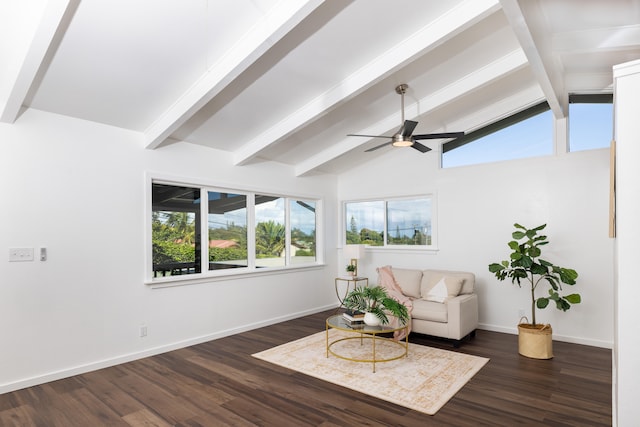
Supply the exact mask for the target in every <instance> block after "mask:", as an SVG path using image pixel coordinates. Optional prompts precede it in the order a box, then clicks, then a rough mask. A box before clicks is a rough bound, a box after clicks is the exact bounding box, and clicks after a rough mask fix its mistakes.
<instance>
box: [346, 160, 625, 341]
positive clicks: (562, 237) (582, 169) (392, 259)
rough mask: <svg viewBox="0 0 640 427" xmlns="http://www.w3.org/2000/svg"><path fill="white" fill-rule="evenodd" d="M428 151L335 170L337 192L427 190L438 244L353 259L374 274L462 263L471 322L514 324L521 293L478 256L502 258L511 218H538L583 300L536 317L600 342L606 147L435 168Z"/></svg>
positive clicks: (523, 298)
mask: <svg viewBox="0 0 640 427" xmlns="http://www.w3.org/2000/svg"><path fill="white" fill-rule="evenodd" d="M434 151H435V150H434ZM363 155H366V154H363ZM438 156H439V153H436V152H429V153H426V154H420V153H418V152H417V151H415V150H411V149H404V150H403V149H395V151H394V149H390V150H389V151H387V152H386V153H385V155H384V156H382V157H380V158H377V159H376V160H375V161H374V162H371V163H369V164H368V165H366V166H365V167H362V168H359V169H355V170H353V171H350V172H349V173H346V174H343V175H342V176H340V179H339V199H340V200H357V199H360V198H371V197H389V196H395V195H416V194H425V193H433V194H435V196H436V198H437V204H438V210H437V217H438V227H437V230H436V231H437V237H438V246H439V251H438V252H436V253H425V252H419V253H415V252H410V251H404V252H395V253H388V252H384V251H379V250H378V251H373V250H369V251H368V252H367V256H366V258H365V259H364V260H362V261H360V263H359V265H360V268H359V270H360V272H361V273H363V274H366V275H368V276H369V277H370V278H375V277H376V273H375V267H377V266H380V265H387V264H390V265H393V266H396V267H408V268H415V267H419V268H442V269H454V270H465V271H471V272H473V273H475V275H476V284H477V292H478V295H479V305H480V306H479V312H480V314H479V315H480V326H481V328H483V329H489V330H496V331H501V332H509V333H516V331H517V329H516V325H517V323H518V321H519V319H520V316H519V315H518V313H519V310H520V309H524V310H525V312H526V313H527V314H529V313H530V296H529V295H530V294H529V292H528V291H527V290H525V288H522V289H519V288H518V287H517V286H515V285H512V284H511V282H510V281H505V282H499V281H497V280H496V279H495V277H494V276H493V275H492V274H491V273H489V271H488V265H489V264H490V263H492V262H499V261H501V260H504V259H508V255H509V253H510V251H509V248H508V246H507V242H508V241H509V240H511V233H512V231H513V224H514V223H516V222H518V223H521V224H522V225H525V226H528V227H533V226H538V225H540V224H543V223H547V224H548V225H547V228H546V229H545V234H546V235H547V236H549V240H550V244H549V245H548V246H547V247H545V248H544V250H543V255H544V256H545V259H548V260H549V261H551V262H554V263H556V264H558V265H561V266H563V267H570V268H574V269H575V270H576V271H577V272H578V274H579V276H580V277H579V278H578V282H577V284H576V285H575V287H574V288H571V287H568V288H569V290H570V291H575V292H578V293H580V294H581V295H582V299H583V302H582V303H581V304H578V305H574V306H572V308H571V309H570V310H569V311H567V312H561V311H558V310H557V309H555V306H554V307H548V308H547V309H545V310H538V312H537V314H536V320H537V321H538V322H544V323H551V324H552V326H553V331H554V339H556V340H561V341H568V342H577V343H582V344H589V345H595V346H601V347H607V348H610V347H611V346H612V342H613V241H612V239H609V238H608V198H609V193H608V191H609V152H608V150H594V151H588V152H577V153H569V154H563V155H559V156H550V157H544V158H535V159H524V160H515V161H508V162H499V163H491V164H484V165H474V166H467V167H459V168H452V169H439V168H438ZM545 292H546V290H545Z"/></svg>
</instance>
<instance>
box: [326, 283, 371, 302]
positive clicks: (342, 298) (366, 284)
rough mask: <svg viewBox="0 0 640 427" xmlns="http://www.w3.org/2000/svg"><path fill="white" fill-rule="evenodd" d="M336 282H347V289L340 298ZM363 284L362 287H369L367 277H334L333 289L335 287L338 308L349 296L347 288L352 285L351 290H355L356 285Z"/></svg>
mask: <svg viewBox="0 0 640 427" xmlns="http://www.w3.org/2000/svg"><path fill="white" fill-rule="evenodd" d="M338 282H347V288H346V290H345V291H344V295H343V296H340V291H339V290H338ZM360 282H363V284H364V286H369V278H367V277H358V276H342V277H336V279H335V282H334V284H335V287H336V296H337V297H338V301H340V305H339V306H338V308H340V307H342V306H343V305H344V300H345V298H346V297H347V295H349V286H350V285H351V284H352V283H353V288H354V289H355V288H356V287H357V286H358V283H360Z"/></svg>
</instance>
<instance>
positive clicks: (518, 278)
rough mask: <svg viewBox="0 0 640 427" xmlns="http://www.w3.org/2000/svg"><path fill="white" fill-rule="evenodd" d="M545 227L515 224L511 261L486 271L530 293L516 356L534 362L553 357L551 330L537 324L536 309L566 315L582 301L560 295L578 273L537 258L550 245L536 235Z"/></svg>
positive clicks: (503, 262) (577, 298)
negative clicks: (544, 289) (553, 308)
mask: <svg viewBox="0 0 640 427" xmlns="http://www.w3.org/2000/svg"><path fill="white" fill-rule="evenodd" d="M546 226H547V224H543V225H540V226H538V227H535V228H531V229H528V228H526V227H524V226H522V225H520V224H517V223H516V224H514V227H515V228H516V230H515V231H514V232H513V233H512V235H511V236H512V237H513V240H511V241H510V242H509V243H508V245H509V248H510V249H511V254H510V256H509V258H510V260H509V261H502V262H500V263H492V264H490V265H489V271H490V272H491V273H493V274H495V276H496V278H497V279H498V280H500V281H502V280H505V279H511V283H513V284H517V285H518V286H519V287H522V284H523V282H524V284H525V285H526V288H527V289H528V290H529V292H530V296H531V323H520V324H519V325H518V347H519V350H518V352H519V353H520V354H522V355H523V356H527V357H531V358H534V359H550V358H552V357H553V351H552V330H551V326H550V325H540V324H538V323H536V309H544V308H546V307H548V306H549V304H550V303H552V304H555V306H556V308H557V309H558V310H562V311H567V310H569V309H570V308H571V304H579V303H580V301H581V297H580V295H579V294H576V293H572V294H565V295H561V294H560V293H561V292H563V289H562V285H563V284H565V285H569V286H573V285H575V284H576V279H577V278H578V273H577V272H576V271H575V270H573V269H571V268H565V267H560V266H558V265H554V264H553V263H551V262H549V261H547V260H545V259H542V258H540V257H541V256H542V250H541V246H544V245H547V244H549V240H548V239H547V236H545V235H539V234H538V232H539V231H542V230H544V228H545V227H546ZM543 285H548V291H547V294H546V295H544V296H536V291H538V290H539V289H538V288H541V287H543ZM521 320H522V319H521ZM527 321H528V319H527Z"/></svg>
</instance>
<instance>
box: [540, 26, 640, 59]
mask: <svg viewBox="0 0 640 427" xmlns="http://www.w3.org/2000/svg"><path fill="white" fill-rule="evenodd" d="M551 43H552V46H553V50H554V51H555V52H571V53H574V52H578V53H580V52H593V51H596V52H598V51H602V52H609V51H618V50H624V49H637V48H638V46H639V45H640V25H626V26H623V27H613V28H598V29H592V30H584V31H569V32H566V33H559V34H554V35H553V37H552V41H551Z"/></svg>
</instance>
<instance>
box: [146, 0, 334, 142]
mask: <svg viewBox="0 0 640 427" xmlns="http://www.w3.org/2000/svg"><path fill="white" fill-rule="evenodd" d="M323 1H324V0H306V1H301V0H300V1H295V2H284V1H281V2H278V3H277V4H276V5H275V6H274V7H273V8H272V9H270V10H269V11H268V12H267V14H266V15H265V16H264V17H263V18H261V19H260V20H259V21H258V22H257V23H256V25H255V26H254V27H253V28H251V29H250V30H249V31H248V32H247V34H246V35H245V36H244V37H243V38H242V39H240V40H239V41H238V43H236V44H235V45H234V46H233V47H232V48H231V49H229V51H228V52H227V53H226V55H224V57H223V58H222V59H221V60H220V61H219V62H218V63H216V64H215V65H213V66H212V67H211V68H209V69H208V70H207V71H206V72H205V74H204V75H203V76H202V77H201V78H200V79H199V80H198V81H197V82H195V83H194V85H193V86H191V88H189V89H188V90H187V91H186V93H184V94H183V95H182V96H181V97H180V98H179V99H178V100H177V101H176V102H175V103H174V104H173V105H172V106H171V107H170V108H169V109H168V110H167V111H166V112H165V113H164V114H162V116H160V117H159V118H158V119H157V120H156V121H155V122H154V123H153V124H152V125H151V126H149V128H147V129H146V130H145V132H144V134H145V147H146V148H148V149H154V148H157V147H158V146H159V145H160V144H161V143H162V142H164V141H165V140H166V139H167V138H168V137H169V136H170V135H171V134H172V133H173V132H174V131H175V130H176V129H178V128H179V127H180V126H182V125H183V124H184V123H186V122H187V120H189V119H190V118H191V117H192V116H193V115H194V114H195V113H197V112H198V110H200V109H201V108H202V107H204V106H205V105H206V104H207V103H208V102H209V101H211V99H213V98H214V97H215V96H216V95H217V94H218V93H220V92H221V91H222V90H223V89H224V88H225V87H226V86H227V85H228V84H229V83H231V82H232V81H233V80H234V79H235V78H237V77H238V76H239V75H240V74H241V73H242V72H243V71H245V70H246V69H247V68H249V66H251V64H253V63H254V62H255V61H256V60H257V59H258V58H259V57H260V56H261V55H263V54H264V53H265V52H266V51H267V50H268V49H269V48H270V47H272V46H273V45H274V44H275V43H277V42H278V41H279V40H280V39H281V38H282V37H283V36H284V35H286V34H287V33H288V32H289V31H291V30H292V29H293V28H294V27H295V26H296V25H298V24H299V23H300V22H301V21H302V20H303V19H304V18H306V17H307V16H308V15H309V14H311V12H313V11H314V10H315V9H316V8H317V7H318V6H319V5H320V4H322V3H323Z"/></svg>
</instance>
